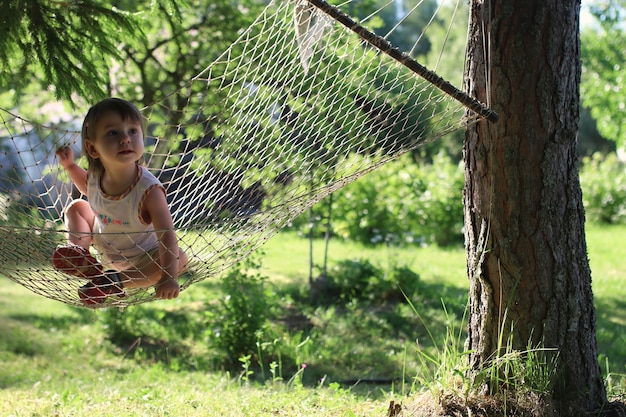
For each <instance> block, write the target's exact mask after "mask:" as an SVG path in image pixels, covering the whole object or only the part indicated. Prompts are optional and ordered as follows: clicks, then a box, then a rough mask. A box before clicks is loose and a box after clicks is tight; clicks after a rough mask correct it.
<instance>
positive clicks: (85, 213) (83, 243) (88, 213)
mask: <svg viewBox="0 0 626 417" xmlns="http://www.w3.org/2000/svg"><path fill="white" fill-rule="evenodd" d="M94 217H95V216H94V213H93V211H92V210H91V207H89V204H88V203H87V202H86V201H85V200H74V201H73V202H72V203H70V204H69V205H68V206H67V207H66V209H65V225H66V228H67V230H68V233H67V240H68V241H69V243H70V245H59V246H58V247H57V248H56V249H55V250H54V252H53V254H52V262H53V264H54V266H55V268H56V269H58V270H59V271H62V272H65V273H67V274H70V275H74V276H78V277H82V278H90V277H94V276H97V275H101V274H102V266H101V265H100V263H99V262H98V261H97V260H96V258H94V257H93V256H91V254H90V253H89V246H90V245H91V236H92V231H91V228H92V226H93V221H94Z"/></svg>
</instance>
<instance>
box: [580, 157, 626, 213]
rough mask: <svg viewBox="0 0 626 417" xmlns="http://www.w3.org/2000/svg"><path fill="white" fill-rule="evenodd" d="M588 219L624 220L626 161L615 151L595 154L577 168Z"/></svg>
mask: <svg viewBox="0 0 626 417" xmlns="http://www.w3.org/2000/svg"><path fill="white" fill-rule="evenodd" d="M580 182H581V187H582V189H583V204H584V206H585V213H586V217H587V220H589V221H591V222H597V223H609V224H613V223H626V163H624V161H621V160H619V159H618V158H617V155H616V154H614V153H611V154H608V155H602V154H599V153H596V154H594V155H592V156H591V157H586V158H584V160H583V166H582V168H581V170H580Z"/></svg>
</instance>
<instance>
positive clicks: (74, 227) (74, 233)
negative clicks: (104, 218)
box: [65, 200, 95, 249]
mask: <svg viewBox="0 0 626 417" xmlns="http://www.w3.org/2000/svg"><path fill="white" fill-rule="evenodd" d="M94 218H95V215H94V213H93V210H91V207H90V206H89V203H88V202H87V201H85V200H74V201H72V202H71V203H70V204H69V205H68V206H67V207H66V208H65V227H66V228H67V230H68V234H67V240H68V241H69V242H70V243H73V244H74V245H78V246H81V247H83V248H85V249H89V246H90V245H91V236H92V228H93V222H94Z"/></svg>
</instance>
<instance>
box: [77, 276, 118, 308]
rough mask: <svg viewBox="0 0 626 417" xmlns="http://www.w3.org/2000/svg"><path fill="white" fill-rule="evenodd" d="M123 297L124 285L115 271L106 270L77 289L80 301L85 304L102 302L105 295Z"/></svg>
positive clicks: (105, 297)
mask: <svg viewBox="0 0 626 417" xmlns="http://www.w3.org/2000/svg"><path fill="white" fill-rule="evenodd" d="M112 295H117V296H118V297H125V296H126V293H125V292H124V285H123V284H122V281H121V279H120V275H119V274H118V273H117V272H113V271H108V272H105V273H104V274H103V275H100V276H97V277H95V278H94V279H92V280H91V282H88V283H87V284H85V285H83V286H82V287H80V288H79V289H78V296H79V297H80V301H81V302H82V303H83V304H85V305H86V306H90V305H95V304H102V303H104V300H106V299H107V297H110V296H112Z"/></svg>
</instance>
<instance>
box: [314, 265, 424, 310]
mask: <svg viewBox="0 0 626 417" xmlns="http://www.w3.org/2000/svg"><path fill="white" fill-rule="evenodd" d="M418 286H419V275H418V274H417V273H415V272H413V271H411V269H410V268H408V267H398V266H395V265H394V266H392V267H391V268H390V269H389V271H388V272H387V273H385V271H384V270H383V269H382V268H380V267H378V266H375V265H373V264H372V263H371V262H370V261H368V260H366V259H351V260H344V261H340V262H338V263H337V264H336V265H335V266H333V267H332V268H330V270H329V272H328V276H327V277H326V282H325V286H324V288H323V289H322V290H321V291H320V292H319V295H320V296H321V300H319V301H322V302H323V303H327V304H336V303H349V302H352V301H368V302H372V303H380V302H383V301H404V299H405V296H404V294H406V295H407V296H409V297H410V296H411V295H412V294H413V293H414V292H415V291H416V290H417V288H418Z"/></svg>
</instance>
